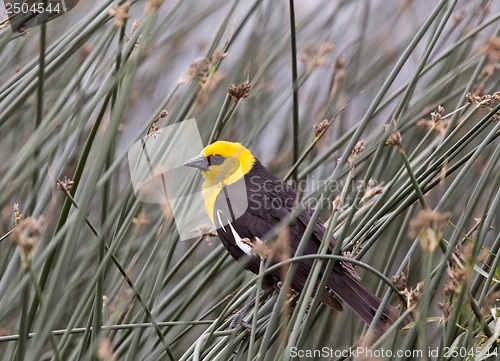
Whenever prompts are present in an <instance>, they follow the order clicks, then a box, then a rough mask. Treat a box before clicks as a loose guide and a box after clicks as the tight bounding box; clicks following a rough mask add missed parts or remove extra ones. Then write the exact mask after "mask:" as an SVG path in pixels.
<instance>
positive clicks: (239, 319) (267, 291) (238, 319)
mask: <svg viewBox="0 0 500 361" xmlns="http://www.w3.org/2000/svg"><path fill="white" fill-rule="evenodd" d="M273 292H274V287H267V288H264V289H263V290H262V291H260V293H259V302H260V301H262V300H265V299H266V298H268V297H269V296H270V295H271V294H272V293H273ZM256 302H257V297H254V298H253V299H252V301H250V303H248V304H247V305H245V306H243V307H242V308H241V309H240V310H238V312H236V313H235V314H234V316H233V317H232V318H231V322H230V323H229V329H230V330H232V329H233V328H235V327H236V326H237V325H238V323H240V324H241V325H242V326H243V327H245V328H246V329H248V330H250V329H252V325H251V324H250V323H248V322H246V321H244V320H243V316H244V315H245V314H246V313H247V312H248V311H249V310H250V309H251V308H252V307H254V306H255V303H256Z"/></svg>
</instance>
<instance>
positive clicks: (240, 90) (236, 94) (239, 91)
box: [227, 81, 252, 103]
mask: <svg viewBox="0 0 500 361" xmlns="http://www.w3.org/2000/svg"><path fill="white" fill-rule="evenodd" d="M251 88H252V85H251V84H250V83H249V82H248V81H244V82H243V83H240V84H238V85H236V84H231V85H230V86H229V88H227V92H228V93H229V95H231V96H232V97H233V101H234V102H235V103H238V102H239V101H240V99H241V98H246V97H248V95H249V94H250V89H251Z"/></svg>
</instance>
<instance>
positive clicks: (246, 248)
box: [227, 219, 255, 256]
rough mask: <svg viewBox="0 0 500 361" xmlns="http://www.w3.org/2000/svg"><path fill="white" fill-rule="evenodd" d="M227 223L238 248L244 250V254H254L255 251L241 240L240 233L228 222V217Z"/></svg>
mask: <svg viewBox="0 0 500 361" xmlns="http://www.w3.org/2000/svg"><path fill="white" fill-rule="evenodd" d="M227 223H228V224H229V227H230V228H231V232H232V233H233V237H234V240H235V241H236V245H237V246H238V247H240V249H241V250H242V251H243V252H245V253H246V254H248V255H249V256H254V255H255V252H254V251H253V248H252V247H250V246H249V245H248V244H246V243H244V242H243V241H242V240H241V237H240V235H239V234H238V232H236V230H235V229H234V227H233V225H232V224H231V223H230V222H229V219H228V220H227Z"/></svg>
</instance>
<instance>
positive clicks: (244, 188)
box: [185, 141, 399, 331]
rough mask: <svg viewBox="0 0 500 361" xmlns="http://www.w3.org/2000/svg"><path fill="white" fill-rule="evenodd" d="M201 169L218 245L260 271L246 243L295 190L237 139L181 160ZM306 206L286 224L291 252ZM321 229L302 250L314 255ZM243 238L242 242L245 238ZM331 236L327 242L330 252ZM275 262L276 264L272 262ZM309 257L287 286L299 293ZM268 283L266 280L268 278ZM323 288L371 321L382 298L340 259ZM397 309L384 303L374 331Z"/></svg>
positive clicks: (290, 203) (279, 214) (274, 277)
mask: <svg viewBox="0 0 500 361" xmlns="http://www.w3.org/2000/svg"><path fill="white" fill-rule="evenodd" d="M185 165H186V166H190V167H195V168H198V169H200V171H201V174H202V175H203V177H204V178H205V181H204V183H203V186H202V195H203V198H204V202H205V207H206V210H207V212H208V216H209V217H210V219H211V220H212V222H213V223H214V225H215V227H216V228H217V233H218V235H219V238H220V240H221V242H222V244H223V245H224V246H225V248H226V249H227V250H228V252H229V253H230V254H231V256H233V257H234V258H235V259H236V260H240V261H241V260H242V258H248V257H246V256H250V258H251V259H250V260H249V261H248V260H246V261H248V262H245V264H244V265H245V267H246V268H247V269H248V270H250V271H252V272H254V273H258V272H259V264H260V259H259V257H257V255H256V253H255V249H256V248H255V247H252V244H251V243H250V244H249V243H248V240H250V242H254V243H255V242H258V240H259V239H260V240H262V241H264V242H265V240H264V239H263V237H264V236H265V235H266V234H268V232H269V231H270V230H271V229H272V228H273V227H275V226H276V225H277V224H278V223H279V222H280V221H281V220H283V219H284V218H286V217H287V216H289V215H290V212H292V210H293V208H294V206H295V205H296V198H297V194H296V192H295V190H294V189H293V188H292V187H291V186H289V185H288V184H287V183H285V182H283V181H282V180H280V179H279V178H277V177H276V176H274V175H273V174H272V173H271V172H269V171H268V170H267V169H266V168H265V167H264V166H263V165H262V164H261V163H260V162H259V160H257V159H256V158H255V157H254V156H253V155H252V153H251V152H250V151H249V150H248V149H247V148H245V147H244V146H242V145H241V144H240V143H233V142H225V141H217V142H215V143H213V144H210V145H208V146H207V147H205V149H203V151H202V152H201V154H200V155H198V156H197V157H195V158H193V159H191V160H189V161H188V162H186V163H185ZM311 216H312V213H311V211H309V210H307V211H304V212H302V213H301V214H300V215H298V216H297V218H296V219H295V220H293V221H292V222H290V224H289V226H288V227H289V231H288V235H289V243H290V244H289V250H290V254H291V255H294V254H295V252H296V250H297V247H298V246H299V243H300V240H301V238H302V235H303V234H304V232H305V230H306V227H307V225H308V224H309V221H310V219H311ZM324 232H325V227H324V226H323V225H322V224H321V223H319V222H318V223H316V225H315V227H314V230H313V232H312V235H311V237H310V239H309V240H308V242H307V244H306V247H305V251H304V253H303V254H316V253H318V248H319V246H320V243H321V240H322V238H323V235H324ZM245 241H246V242H245ZM334 245H335V239H334V238H332V240H331V242H330V250H332V249H333V247H334ZM274 263H275V262H274ZM312 265H313V261H312V260H310V261H301V262H300V263H299V266H298V269H297V271H296V274H295V276H294V278H293V280H292V282H291V286H292V288H293V289H294V290H296V291H297V292H300V291H301V290H302V289H303V287H304V284H305V282H306V280H307V276H308V274H309V272H310V270H311V267H312ZM270 278H271V281H272V282H274V283H277V282H278V281H280V279H281V274H280V271H275V272H274V273H272V274H271V275H270ZM267 281H269V279H268V280H267ZM327 288H328V289H329V290H331V291H333V293H335V294H336V295H337V296H338V297H339V298H340V299H341V300H343V301H344V302H345V303H346V304H347V305H348V306H349V307H350V308H352V310H353V311H354V312H355V313H356V314H358V315H359V317H360V318H361V319H362V320H363V321H364V322H366V323H367V324H370V323H371V321H372V320H373V318H374V316H375V313H376V312H377V309H378V308H379V306H380V302H381V300H380V299H379V298H378V297H376V296H375V295H373V294H372V293H371V292H370V291H368V290H367V289H366V288H365V287H364V286H363V285H362V284H361V283H360V281H359V275H358V274H357V273H356V271H355V270H354V269H353V268H352V267H351V265H349V264H347V263H344V262H335V266H334V268H333V271H332V273H331V276H330V280H329V282H328V284H327ZM321 301H322V302H323V303H325V304H327V305H328V306H330V307H331V308H333V309H336V310H342V305H341V304H340V303H339V301H337V300H336V299H335V298H333V297H332V296H331V295H330V294H329V292H328V291H327V290H324V291H323V293H322V297H321ZM398 315H399V312H398V310H397V309H396V308H395V307H393V306H391V305H386V306H385V309H384V311H383V314H382V316H381V318H380V320H379V322H378V324H377V325H376V326H377V329H378V330H380V331H383V330H385V329H386V328H387V326H388V324H390V323H392V322H394V321H395V320H396V318H397V317H398Z"/></svg>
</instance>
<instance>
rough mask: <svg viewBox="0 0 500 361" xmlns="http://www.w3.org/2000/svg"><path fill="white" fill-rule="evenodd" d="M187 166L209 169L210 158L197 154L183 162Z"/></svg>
mask: <svg viewBox="0 0 500 361" xmlns="http://www.w3.org/2000/svg"><path fill="white" fill-rule="evenodd" d="M183 165H184V166H186V167H193V168H198V169H201V170H208V165H209V164H208V159H207V157H205V156H204V155H203V154H200V155H197V156H196V157H194V158H191V159H190V160H188V161H187V162H186V163H184V164H183Z"/></svg>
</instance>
